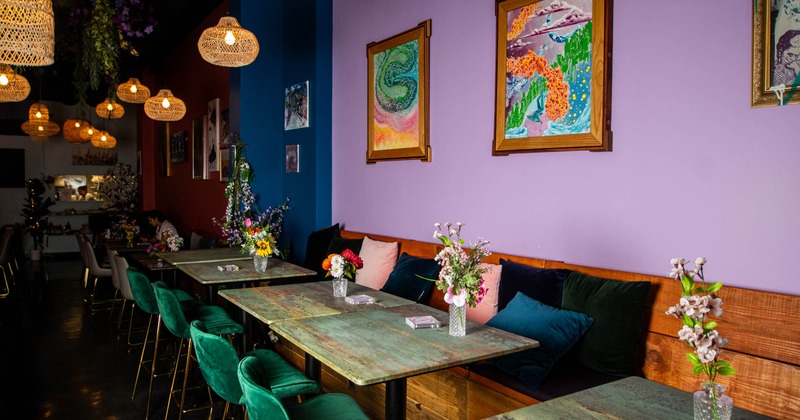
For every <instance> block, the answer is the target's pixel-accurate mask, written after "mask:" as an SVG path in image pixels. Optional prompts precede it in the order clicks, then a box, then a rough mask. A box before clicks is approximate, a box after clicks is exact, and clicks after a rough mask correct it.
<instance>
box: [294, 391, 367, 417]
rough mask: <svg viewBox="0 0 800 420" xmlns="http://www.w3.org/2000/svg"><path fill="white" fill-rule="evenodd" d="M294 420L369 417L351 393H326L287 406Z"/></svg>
mask: <svg viewBox="0 0 800 420" xmlns="http://www.w3.org/2000/svg"><path fill="white" fill-rule="evenodd" d="M286 411H288V412H289V418H291V419H292V420H306V419H308V420H318V419H325V420H360V419H364V420H366V419H369V417H367V415H366V414H364V412H363V411H361V407H359V406H358V403H357V402H356V401H355V400H353V398H351V397H350V396H349V395H345V394H325V395H319V396H316V397H313V398H310V399H307V400H305V401H303V403H302V404H299V405H292V406H288V407H286Z"/></svg>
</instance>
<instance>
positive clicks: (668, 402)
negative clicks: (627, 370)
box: [491, 376, 769, 420]
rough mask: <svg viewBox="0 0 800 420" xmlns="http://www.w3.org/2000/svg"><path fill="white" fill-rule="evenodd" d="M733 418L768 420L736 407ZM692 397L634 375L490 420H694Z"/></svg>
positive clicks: (686, 393)
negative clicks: (606, 419)
mask: <svg viewBox="0 0 800 420" xmlns="http://www.w3.org/2000/svg"><path fill="white" fill-rule="evenodd" d="M733 403H734V407H733V415H732V416H731V418H733V419H753V420H757V419H769V417H765V416H762V415H760V414H755V413H751V412H749V411H747V410H742V409H740V408H736V401H734V402H733ZM693 404H694V400H693V397H692V394H690V393H688V392H684V391H681V390H679V389H676V388H672V387H670V386H667V385H663V384H660V383H658V382H653V381H649V380H647V379H644V378H640V377H638V376H631V377H628V378H625V379H620V380H618V381H614V382H610V383H607V384H604V385H600V386H596V387H594V388H589V389H586V390H583V391H579V392H576V393H574V394H569V395H565V396H563V397H559V398H554V399H552V400H548V401H545V402H543V403H539V404H536V405H531V406H528V407H523V408H520V409H519V410H514V411H509V412H508V413H504V414H499V415H497V416H494V417H491V419H494V420H511V419H542V420H547V419H580V418H592V419H603V418H608V419H664V420H675V419H692V418H694V411H693V410H694V408H693Z"/></svg>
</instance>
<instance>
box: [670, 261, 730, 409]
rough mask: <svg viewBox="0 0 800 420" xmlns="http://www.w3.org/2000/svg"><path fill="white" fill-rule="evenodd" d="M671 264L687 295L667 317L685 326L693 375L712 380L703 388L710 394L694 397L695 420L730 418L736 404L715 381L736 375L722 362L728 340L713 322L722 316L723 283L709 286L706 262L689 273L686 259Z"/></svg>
mask: <svg viewBox="0 0 800 420" xmlns="http://www.w3.org/2000/svg"><path fill="white" fill-rule="evenodd" d="M670 262H671V263H672V270H671V271H670V272H669V276H670V277H673V278H675V279H677V280H680V282H681V287H682V289H683V292H682V293H681V298H680V301H679V302H678V304H677V305H675V306H672V307H670V308H669V309H668V310H667V312H666V313H667V315H674V316H675V317H676V318H678V319H680V320H681V321H682V322H683V327H682V328H681V330H680V331H678V338H679V339H680V340H681V341H685V342H686V343H687V344H688V345H689V346H691V347H693V348H694V350H693V351H691V352H689V353H687V354H686V355H687V357H688V358H689V362H691V363H692V365H693V366H694V368H693V370H692V371H693V372H694V373H695V374H698V373H701V372H702V373H705V375H706V376H707V377H708V382H706V383H704V384H703V387H704V388H705V389H706V390H705V391H698V392H696V393H695V395H694V398H695V402H694V412H695V418H696V419H697V418H703V419H706V418H708V419H715V420H716V419H725V418H730V415H731V410H732V409H733V400H732V399H731V398H730V397H728V396H726V395H722V394H721V393H722V392H723V391H725V387H724V386H722V385H720V384H718V383H716V382H715V380H716V377H717V375H722V376H728V375H733V374H735V373H736V371H735V370H733V368H731V364H730V363H728V362H725V361H722V360H720V359H719V355H720V354H721V353H722V348H723V347H725V345H727V344H728V339H727V338H723V337H722V336H721V335H719V333H718V332H717V329H716V328H717V326H718V323H717V322H716V321H714V320H711V319H710V318H709V315H714V316H717V317H718V316H720V315H722V299H720V298H718V297H717V296H716V295H715V293H716V292H718V291H719V290H720V289H722V283H721V282H716V283H711V284H709V285H706V283H705V277H704V276H703V266H705V264H706V259H705V258H702V257H701V258H697V259H696V260H695V261H694V266H695V268H694V269H693V270H687V269H686V264H687V263H688V261H686V260H685V259H683V258H673V259H672V260H671V261H670ZM695 278H698V279H700V281H701V283H702V285H697V284H696V283H695Z"/></svg>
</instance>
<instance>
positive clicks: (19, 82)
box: [0, 64, 31, 102]
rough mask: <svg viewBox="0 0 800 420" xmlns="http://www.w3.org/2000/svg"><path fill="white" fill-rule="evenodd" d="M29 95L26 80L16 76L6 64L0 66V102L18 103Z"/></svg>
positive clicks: (29, 91)
mask: <svg viewBox="0 0 800 420" xmlns="http://www.w3.org/2000/svg"><path fill="white" fill-rule="evenodd" d="M29 93H31V85H30V83H28V79H26V78H25V77H23V76H22V75H21V74H17V73H15V72H14V70H13V69H12V68H11V66H9V65H8V64H0V102H20V101H22V100H24V99H25V98H27V97H28V94H29Z"/></svg>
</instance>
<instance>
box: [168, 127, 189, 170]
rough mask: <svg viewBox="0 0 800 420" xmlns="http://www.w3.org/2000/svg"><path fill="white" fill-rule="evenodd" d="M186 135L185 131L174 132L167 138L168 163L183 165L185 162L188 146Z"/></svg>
mask: <svg viewBox="0 0 800 420" xmlns="http://www.w3.org/2000/svg"><path fill="white" fill-rule="evenodd" d="M188 142H189V139H188V134H187V133H186V130H181V131H176V132H174V133H172V134H170V137H169V156H170V159H169V161H170V162H171V163H183V162H186V161H187V157H186V149H187V147H188V146H189V145H188V144H187V143H188Z"/></svg>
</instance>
